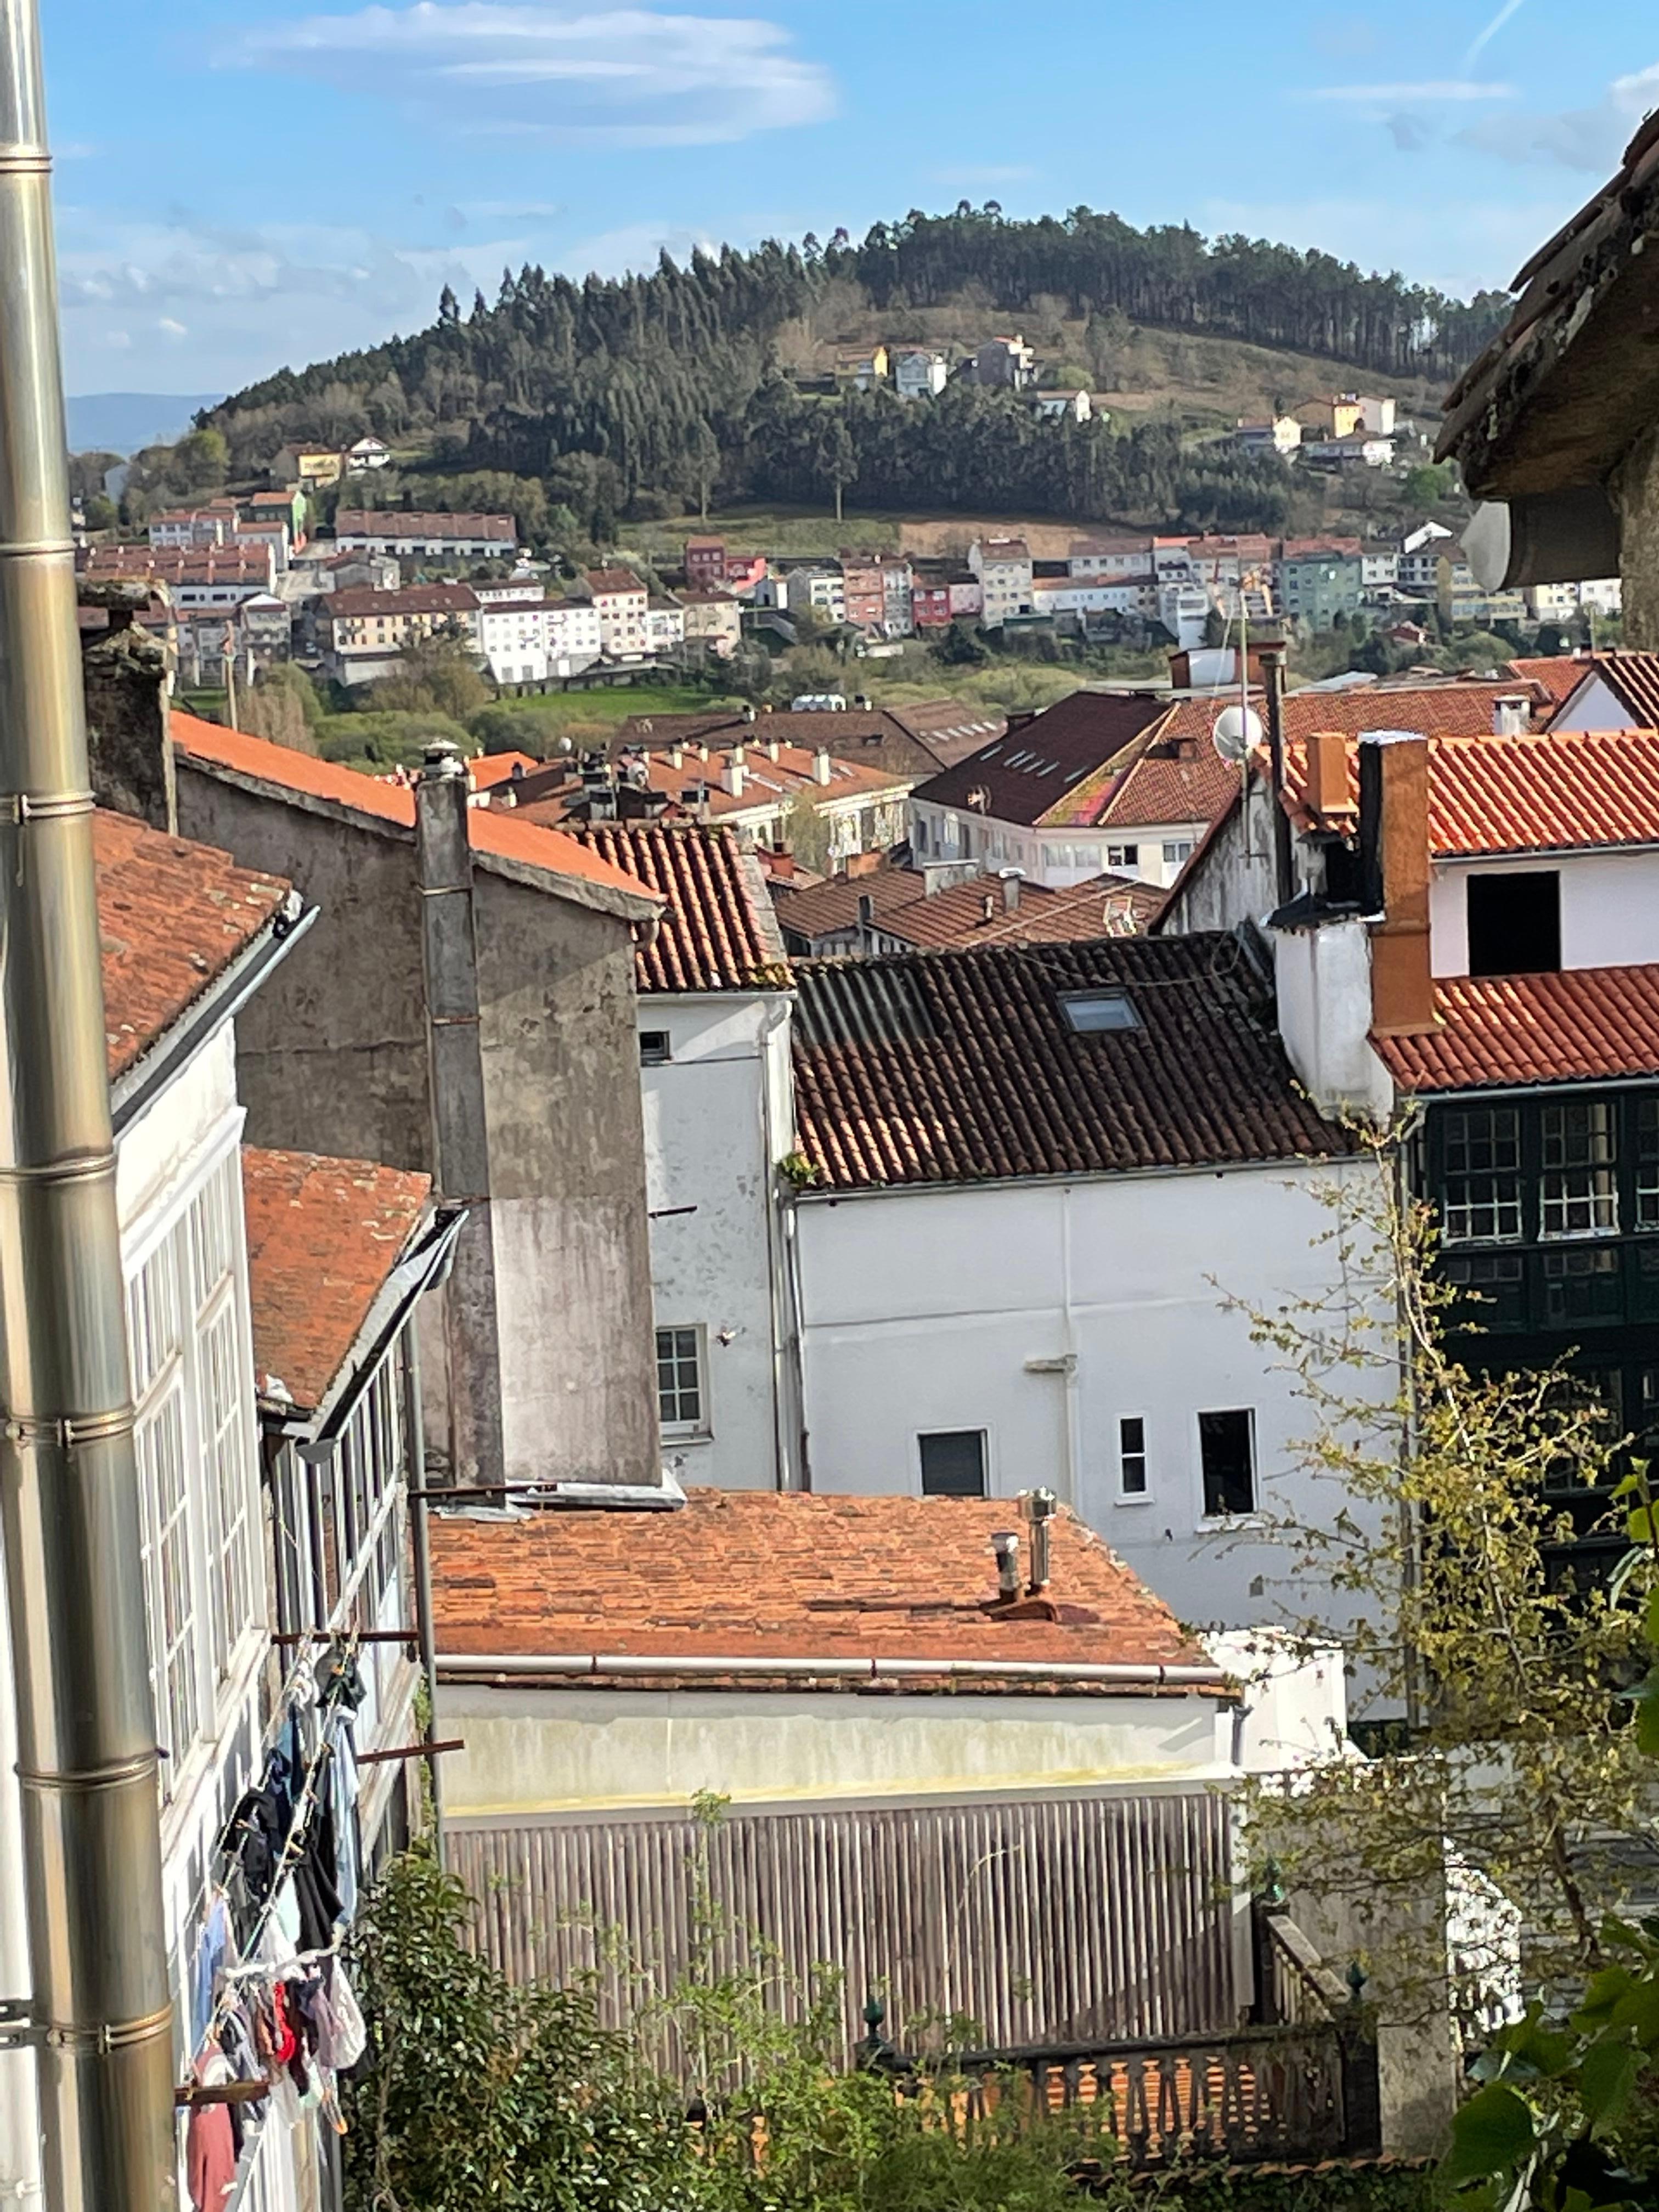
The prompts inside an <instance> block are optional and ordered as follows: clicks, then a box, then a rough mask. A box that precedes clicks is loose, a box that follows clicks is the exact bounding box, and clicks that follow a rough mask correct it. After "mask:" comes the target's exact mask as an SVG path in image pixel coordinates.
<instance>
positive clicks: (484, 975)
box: [474, 871, 661, 1483]
mask: <svg viewBox="0 0 1659 2212" xmlns="http://www.w3.org/2000/svg"><path fill="white" fill-rule="evenodd" d="M474 880H475V884H476V886H477V908H476V912H475V927H476V929H477V945H478V980H479V994H480V998H481V1000H482V1002H483V1026H482V1036H483V1064H484V1081H485V1095H486V1109H487V1112H488V1115H489V1167H490V1189H491V1194H492V1211H493V1212H494V1215H495V1255H496V1270H497V1280H498V1284H499V1291H500V1298H499V1315H500V1329H501V1370H502V1376H503V1390H504V1403H503V1407H502V1423H503V1431H504V1442H505V1449H506V1458H507V1479H508V1480H509V1481H512V1480H519V1479H521V1478H522V1477H523V1476H524V1475H525V1474H526V1473H527V1472H529V1471H531V1470H532V1469H533V1470H535V1471H536V1472H537V1473H538V1474H545V1475H546V1476H547V1477H550V1479H552V1480H567V1481H577V1482H636V1483H655V1482H657V1481H658V1480H659V1479H660V1474H661V1457H660V1453H659V1445H658V1435H657V1399H656V1350H655V1339H654V1336H653V1320H652V1307H651V1254H650V1243H649V1236H648V1224H647V1218H646V1196H645V1151H644V1147H645V1137H644V1128H643V1122H642V1115H641V1104H640V1073H639V1044H638V1036H637V1030H636V1017H635V995H634V953H633V945H632V940H631V938H630V935H629V930H628V927H627V926H626V924H624V923H623V922H620V921H615V920H613V919H612V918H611V916H610V915H602V914H595V913H592V912H589V911H586V910H585V909H583V908H579V907H575V906H571V905H568V904H567V903H565V902H562V901H556V900H551V899H549V898H546V897H544V896H542V895H541V894H540V893H538V892H536V891H533V890H528V889H526V888H525V887H524V886H522V885H520V884H513V883H509V882H507V881H506V880H504V879H503V878H501V877H498V876H492V875H487V874H485V873H484V872H482V871H479V872H477V874H476V876H475V878H474Z"/></svg>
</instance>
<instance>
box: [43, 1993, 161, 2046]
mask: <svg viewBox="0 0 1659 2212" xmlns="http://www.w3.org/2000/svg"><path fill="white" fill-rule="evenodd" d="M172 2033H173V2007H172V2006H171V2005H170V2004H168V2005H163V2006H161V2007H160V2008H158V2009H157V2010H156V2011H155V2012H147V2013H144V2014H142V2015H140V2017H139V2018H138V2019H137V2020H100V2021H97V2022H95V2023H94V2024H93V2025H91V2026H89V2027H76V2026H74V2025H73V2024H72V2023H71V2022H70V2021H46V2022H44V2023H43V2024H42V2027H41V2033H40V2040H41V2041H42V2043H44V2044H45V2045H46V2048H47V2050H49V2051H70V2052H75V2051H81V2052H86V2053H90V2054H91V2055H92V2056H94V2057H100V2058H106V2057H110V2056H111V2055H112V2053H113V2052H115V2051H136V2050H139V2049H141V2048H142V2047H143V2045H145V2044H147V2043H154V2042H155V2041H156V2040H157V2039H158V2038H160V2037H161V2036H167V2037H169V2038H170V2037H171V2036H172Z"/></svg>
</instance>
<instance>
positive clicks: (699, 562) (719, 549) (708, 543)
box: [685, 538, 726, 592]
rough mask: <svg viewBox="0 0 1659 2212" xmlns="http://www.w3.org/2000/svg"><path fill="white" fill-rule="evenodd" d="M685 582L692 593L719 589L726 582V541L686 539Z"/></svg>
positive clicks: (718, 539) (719, 539) (717, 539)
mask: <svg viewBox="0 0 1659 2212" xmlns="http://www.w3.org/2000/svg"><path fill="white" fill-rule="evenodd" d="M685 580H686V582H687V583H688V584H689V585H690V586H691V589H692V590H693V591H694V592H713V591H718V590H719V589H720V586H721V585H722V584H723V583H724V582H725V581H726V540H725V539H724V538H687V539H686V541H685Z"/></svg>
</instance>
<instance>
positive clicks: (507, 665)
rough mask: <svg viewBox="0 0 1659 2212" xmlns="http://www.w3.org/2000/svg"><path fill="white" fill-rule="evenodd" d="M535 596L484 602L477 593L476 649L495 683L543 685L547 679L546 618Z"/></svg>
mask: <svg viewBox="0 0 1659 2212" xmlns="http://www.w3.org/2000/svg"><path fill="white" fill-rule="evenodd" d="M550 612H551V609H550V608H549V607H548V606H547V605H545V604H544V602H543V601H542V600H541V599H540V598H539V597H538V598H536V599H520V600H501V599H495V600H489V601H485V600H484V599H483V595H482V593H481V594H480V604H479V607H478V613H477V625H478V649H479V651H480V652H481V653H483V657H484V659H485V660H486V661H487V662H488V663H489V674H490V678H491V681H492V682H494V683H496V684H544V683H545V682H546V681H547V677H548V650H547V645H548V636H547V633H548V616H549V614H550Z"/></svg>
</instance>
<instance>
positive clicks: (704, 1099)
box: [639, 992, 794, 1490]
mask: <svg viewBox="0 0 1659 2212" xmlns="http://www.w3.org/2000/svg"><path fill="white" fill-rule="evenodd" d="M792 1004H793V1001H792V1000H791V999H790V998H789V997H788V996H787V995H786V994H783V993H781V992H769V993H765V994H762V993H745V994H737V993H725V994H715V995H710V996H708V997H690V996H686V997H680V996H674V997H669V996H666V995H665V994H660V993H653V994H648V995H647V996H646V997H644V998H642V999H641V1001H640V1010H639V1025H640V1029H641V1031H642V1032H643V1031H647V1030H665V1031H666V1032H667V1033H668V1037H669V1049H670V1053H671V1058H670V1060H668V1061H667V1063H666V1064H665V1065H664V1066H653V1067H642V1068H641V1072H640V1073H641V1090H642V1092H643V1103H644V1115H645V1160H646V1191H647V1206H649V1208H650V1211H651V1215H652V1221H651V1285H652V1295H653V1302H654V1304H655V1308H656V1318H657V1325H658V1327H659V1328H670V1327H679V1328H687V1327H695V1328H700V1329H702V1332H703V1343H704V1347H705V1351H704V1371H705V1374H706V1376H707V1381H708V1401H709V1402H708V1408H707V1413H708V1432H707V1434H706V1435H703V1436H700V1437H678V1436H672V1435H667V1434H665V1436H664V1438H663V1456H664V1459H665V1462H666V1463H667V1464H668V1465H669V1466H670V1467H671V1468H672V1469H673V1471H674V1473H675V1474H676V1476H677V1477H678V1480H680V1481H682V1482H692V1483H716V1484H719V1485H720V1486H723V1487H725V1488H728V1489H738V1490H766V1489H771V1488H773V1487H774V1486H776V1485H777V1484H778V1483H779V1481H780V1474H779V1458H780V1451H779V1437H780V1428H781V1423H780V1417H779V1403H778V1400H779V1392H780V1389H781V1362H782V1358H783V1346H784V1343H785V1340H786V1336H787V1330H786V1327H785V1324H784V1322H783V1319H782V1314H781V1308H782V1306H783V1304H784V1299H783V1261H782V1254H781V1237H780V1231H779V1222H778V1217H777V1212H776V1199H775V1186H776V1174H775V1170H776V1165H777V1163H778V1162H779V1161H780V1160H781V1159H782V1158H784V1156H785V1155H786V1154H787V1152H789V1151H790V1150H791V1149H792V1148H793V1144H794V1133H793V1132H794V1108H793V1093H792V1089H791V1083H790V1074H789V1022H788V1015H789V1009H790V1006H791V1005H792ZM688 1206H689V1207H690V1208H691V1209H693V1210H692V1211H691V1212H682V1211H680V1209H681V1208H683V1207H688ZM782 1426H783V1427H784V1429H785V1431H786V1433H787V1423H786V1424H783V1425H782Z"/></svg>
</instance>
